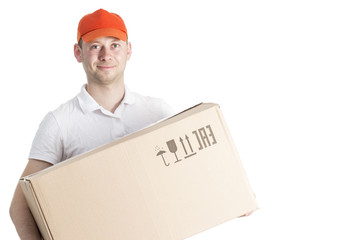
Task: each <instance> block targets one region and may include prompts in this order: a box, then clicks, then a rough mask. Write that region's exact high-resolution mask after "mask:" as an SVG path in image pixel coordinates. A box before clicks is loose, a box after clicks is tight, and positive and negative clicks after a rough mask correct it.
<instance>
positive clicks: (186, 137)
mask: <svg viewBox="0 0 360 240" xmlns="http://www.w3.org/2000/svg"><path fill="white" fill-rule="evenodd" d="M185 140H186V142H187V144H188V146H189V148H190V149H189V150H190V151H191V152H189V153H188V151H187V148H186V146H185V143H184V142H185V141H184V140H183V139H182V138H181V137H180V142H181V145H182V147H183V149H184V152H185V155H186V156H185V158H188V157H191V156H194V155H195V154H196V152H194V150H193V148H192V146H191V144H190V141H189V137H188V136H187V135H185Z"/></svg>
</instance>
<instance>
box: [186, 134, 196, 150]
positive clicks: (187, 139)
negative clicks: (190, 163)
mask: <svg viewBox="0 0 360 240" xmlns="http://www.w3.org/2000/svg"><path fill="white" fill-rule="evenodd" d="M185 138H186V141H187V142H188V144H189V147H190V150H191V152H194V150H193V149H192V147H191V144H190V141H189V137H188V135H185Z"/></svg>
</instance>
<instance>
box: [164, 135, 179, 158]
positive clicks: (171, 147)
mask: <svg viewBox="0 0 360 240" xmlns="http://www.w3.org/2000/svg"><path fill="white" fill-rule="evenodd" d="M166 145H167V146H168V148H169V151H170V152H171V153H173V154H175V157H176V161H175V163H176V162H179V161H181V159H179V158H178V157H177V155H176V151H177V146H176V143H175V140H174V139H172V140H170V141H167V142H166Z"/></svg>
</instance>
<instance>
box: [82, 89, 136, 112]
mask: <svg viewBox="0 0 360 240" xmlns="http://www.w3.org/2000/svg"><path fill="white" fill-rule="evenodd" d="M77 99H78V101H79V104H80V107H81V109H82V110H83V111H84V112H92V111H95V110H98V109H100V110H101V109H102V107H101V106H100V105H99V104H98V103H97V102H96V101H95V99H94V98H93V97H92V96H91V95H90V94H89V93H88V92H87V91H86V84H84V85H83V86H82V87H81V91H80V93H79V94H78V95H77ZM134 103H136V96H135V94H134V93H133V92H132V91H131V90H130V89H129V88H128V87H127V86H126V85H125V96H124V98H123V100H122V101H121V103H120V105H119V107H120V106H122V105H123V104H134ZM119 107H118V108H119Z"/></svg>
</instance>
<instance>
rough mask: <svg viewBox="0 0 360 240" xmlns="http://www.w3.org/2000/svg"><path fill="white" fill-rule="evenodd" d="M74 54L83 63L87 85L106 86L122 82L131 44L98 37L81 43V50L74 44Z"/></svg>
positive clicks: (116, 39)
mask: <svg viewBox="0 0 360 240" xmlns="http://www.w3.org/2000/svg"><path fill="white" fill-rule="evenodd" d="M74 54H75V57H76V59H77V60H78V62H82V63H83V67H84V70H85V73H86V76H87V79H88V82H89V83H90V82H91V83H95V84H99V85H108V84H112V83H114V82H118V81H123V80H124V70H125V67H126V62H127V61H128V60H129V59H130V56H131V44H130V43H126V42H124V41H122V40H119V39H118V38H115V37H100V38H96V39H94V40H93V41H91V42H87V43H85V42H83V44H82V48H80V47H79V46H78V45H77V44H75V47H74Z"/></svg>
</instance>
